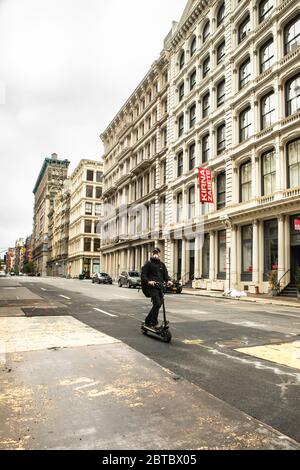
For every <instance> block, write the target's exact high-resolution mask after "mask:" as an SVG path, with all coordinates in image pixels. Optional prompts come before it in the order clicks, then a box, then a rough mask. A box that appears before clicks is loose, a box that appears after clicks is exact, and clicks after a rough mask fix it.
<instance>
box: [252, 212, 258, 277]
mask: <svg viewBox="0 0 300 470" xmlns="http://www.w3.org/2000/svg"><path fill="white" fill-rule="evenodd" d="M258 230H259V221H258V220H254V222H253V270H252V276H253V277H252V282H253V284H255V285H257V284H258V283H259V248H258Z"/></svg>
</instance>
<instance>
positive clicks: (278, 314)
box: [18, 278, 300, 442]
mask: <svg viewBox="0 0 300 470" xmlns="http://www.w3.org/2000/svg"><path fill="white" fill-rule="evenodd" d="M20 281H21V283H24V286H26V287H27V288H29V289H30V290H31V291H32V292H33V293H35V294H37V295H39V296H40V297H42V298H44V299H46V300H47V301H50V302H51V303H52V304H53V305H54V306H56V307H57V309H51V310H49V311H47V316H50V315H60V314H64V315H65V314H66V312H67V313H68V314H69V315H72V316H73V317H75V318H76V319H78V320H80V321H81V322H83V323H85V324H87V325H89V326H91V327H92V328H95V329H96V330H98V331H101V332H103V333H105V334H108V335H110V336H113V337H115V338H117V339H119V340H121V341H123V342H124V343H126V344H128V345H129V346H131V347H132V348H134V349H135V350H137V351H139V352H141V353H143V354H144V355H145V356H147V357H149V358H151V359H153V360H154V361H156V362H157V363H158V364H160V365H161V366H163V367H165V368H167V369H169V370H171V371H172V372H173V373H175V374H177V375H178V380H180V378H181V377H183V378H185V379H187V380H188V381H190V382H192V383H194V384H196V385H199V386H200V387H201V388H202V389H204V390H206V391H207V392H209V393H210V394H212V395H214V396H215V397H217V398H219V399H221V400H223V401H225V402H226V403H228V404H230V405H232V406H234V407H236V408H237V409H239V410H241V411H244V412H246V413H247V414H248V415H250V416H252V417H254V418H256V419H258V420H260V421H261V422H263V423H266V424H268V425H270V426H272V427H273V428H275V429H277V430H278V431H280V432H281V433H283V434H286V435H287V436H290V437H291V438H293V439H295V440H297V441H298V442H299V441H300V426H299V422H300V392H299V384H300V370H299V369H296V368H293V367H289V366H286V365H282V364H280V363H276V362H273V361H271V360H265V359H259V358H257V357H254V356H250V355H248V354H245V353H244V352H239V351H236V349H239V348H246V347H254V346H261V345H277V344H285V345H286V347H288V346H289V344H290V343H291V342H295V341H299V340H300V309H297V308H289V307H279V306H273V305H266V306H265V307H264V306H263V305H261V304H260V305H257V304H252V303H241V302H239V301H234V300H225V299H224V300H223V299H208V298H202V297H201V298H199V297H192V296H187V295H181V296H176V295H174V296H172V295H168V296H167V298H166V305H167V312H168V319H169V320H170V322H171V329H172V334H173V340H172V343H171V344H169V345H168V344H165V343H162V342H160V341H159V340H156V339H153V338H149V337H145V336H143V335H142V334H141V330H140V324H141V321H143V320H144V318H145V316H146V314H147V313H148V311H149V309H150V304H149V299H145V298H144V297H143V295H142V293H141V292H140V293H139V292H138V291H136V290H129V289H125V288H122V289H120V288H118V287H117V286H99V285H92V283H91V282H88V281H83V282H80V281H75V280H64V279H30V278H26V279H25V278H24V280H21V279H18V282H20ZM26 314H27V315H29V316H30V315H33V316H36V315H40V314H45V312H39V310H38V309H35V310H32V309H29V310H27V311H26ZM174 413H176V410H174Z"/></svg>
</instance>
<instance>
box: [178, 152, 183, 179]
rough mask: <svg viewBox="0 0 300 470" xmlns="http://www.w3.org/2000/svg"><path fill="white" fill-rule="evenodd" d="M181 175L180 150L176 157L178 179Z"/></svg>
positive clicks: (181, 155) (181, 156) (181, 154)
mask: <svg viewBox="0 0 300 470" xmlns="http://www.w3.org/2000/svg"><path fill="white" fill-rule="evenodd" d="M182 175H183V151H182V150H181V151H180V152H179V154H178V155H177V176H178V178H179V177H180V176H182Z"/></svg>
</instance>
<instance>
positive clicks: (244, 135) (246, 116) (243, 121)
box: [240, 106, 252, 142]
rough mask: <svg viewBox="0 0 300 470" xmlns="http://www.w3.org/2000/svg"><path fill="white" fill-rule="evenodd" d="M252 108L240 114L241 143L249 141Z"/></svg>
mask: <svg viewBox="0 0 300 470" xmlns="http://www.w3.org/2000/svg"><path fill="white" fill-rule="evenodd" d="M250 114H251V108H250V106H249V107H248V108H246V109H244V111H243V112H242V113H241V114H240V142H244V140H247V139H249V137H250V134H251V126H252V125H251V117H250Z"/></svg>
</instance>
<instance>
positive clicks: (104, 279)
mask: <svg viewBox="0 0 300 470" xmlns="http://www.w3.org/2000/svg"><path fill="white" fill-rule="evenodd" d="M92 283H93V284H112V283H113V281H112V278H111V277H110V276H109V275H108V274H107V273H95V274H94V275H93V277H92Z"/></svg>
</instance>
